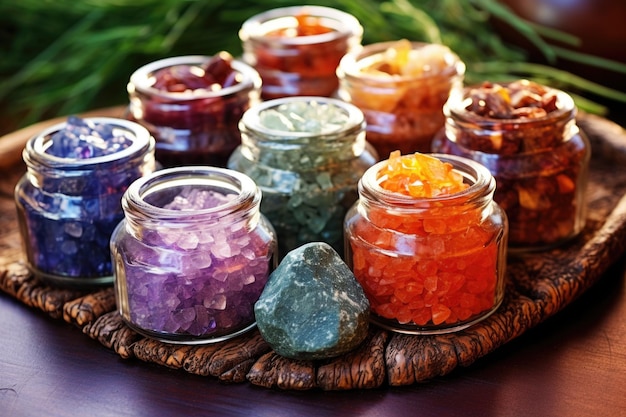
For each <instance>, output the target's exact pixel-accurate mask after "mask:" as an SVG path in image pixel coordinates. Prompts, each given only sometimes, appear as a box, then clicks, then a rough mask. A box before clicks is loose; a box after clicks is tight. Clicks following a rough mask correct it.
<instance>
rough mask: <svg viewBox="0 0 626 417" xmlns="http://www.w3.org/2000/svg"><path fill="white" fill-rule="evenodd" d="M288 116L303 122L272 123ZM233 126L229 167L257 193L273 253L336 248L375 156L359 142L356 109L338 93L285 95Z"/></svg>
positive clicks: (340, 244) (361, 137)
mask: <svg viewBox="0 0 626 417" xmlns="http://www.w3.org/2000/svg"><path fill="white" fill-rule="evenodd" d="M277 113H280V114H282V116H276V114H277ZM287 114H289V115H292V116H294V115H295V116H294V117H295V118H296V119H297V118H301V119H302V120H303V121H304V125H303V126H296V127H294V128H293V129H291V130H289V129H286V128H285V129H284V130H283V129H282V127H284V126H282V125H280V127H275V126H273V125H271V122H272V120H271V119H273V118H274V117H275V118H278V119H280V118H281V117H283V116H284V117H286V116H285V115H287ZM268 119H270V120H268ZM289 123H290V122H289ZM240 130H241V140H242V143H241V146H240V147H239V148H237V149H236V150H235V152H233V154H232V156H231V158H230V160H229V162H228V167H229V168H231V169H234V170H237V171H241V172H243V173H245V174H247V175H248V176H250V177H251V178H252V179H254V181H255V182H256V183H257V185H258V186H259V188H261V190H262V191H263V201H262V202H261V212H263V213H264V214H265V215H266V216H267V218H268V219H269V220H270V222H271V223H272V225H273V226H274V228H275V229H276V232H277V234H278V244H279V253H280V257H281V258H282V257H283V256H285V255H286V254H287V252H289V251H290V250H292V249H295V248H297V247H299V246H301V245H303V244H305V243H309V242H316V241H321V242H326V243H328V244H329V245H331V246H332V247H333V248H334V249H335V250H337V252H338V253H339V254H342V253H343V218H344V216H345V213H346V211H347V210H348V209H349V208H350V206H352V204H353V203H354V201H356V199H357V183H358V181H359V178H360V177H361V175H362V174H363V173H364V172H365V171H366V170H367V168H369V167H370V166H372V165H373V164H374V163H375V162H376V161H377V158H378V156H377V155H376V152H375V151H374V150H373V149H372V148H371V147H370V146H369V145H368V143H367V142H366V141H365V125H364V119H363V113H362V112H361V111H360V110H359V109H358V108H356V107H355V106H353V105H351V104H349V103H345V102H342V101H340V100H337V99H332V98H325V97H287V98H281V99H274V100H269V101H265V102H263V103H261V104H258V105H256V106H253V107H251V108H250V110H248V111H247V112H246V113H245V114H244V115H243V118H242V119H241V123H240Z"/></svg>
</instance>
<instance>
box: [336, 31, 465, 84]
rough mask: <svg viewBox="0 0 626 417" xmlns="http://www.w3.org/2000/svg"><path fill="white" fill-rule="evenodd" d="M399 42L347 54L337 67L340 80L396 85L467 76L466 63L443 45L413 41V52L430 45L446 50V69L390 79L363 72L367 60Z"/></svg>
mask: <svg viewBox="0 0 626 417" xmlns="http://www.w3.org/2000/svg"><path fill="white" fill-rule="evenodd" d="M397 42H398V41H384V42H376V43H371V44H368V45H361V46H360V47H358V48H356V49H354V50H352V51H350V52H348V53H347V54H345V55H344V56H343V57H342V59H341V61H340V62H339V65H338V66H337V75H338V77H339V78H343V77H347V78H358V79H360V80H362V81H368V82H371V83H376V84H395V83H397V82H398V81H412V80H428V79H434V78H440V77H453V76H462V75H465V63H464V62H463V61H462V60H461V58H460V57H459V56H458V55H457V54H456V53H455V52H454V51H452V49H450V48H449V47H448V46H446V45H443V44H432V43H427V42H418V41H411V42H410V43H411V45H412V50H419V49H420V48H423V47H425V46H428V45H438V46H441V47H442V48H445V49H446V53H445V61H446V64H447V65H446V67H445V68H444V70H443V71H441V72H433V73H430V74H425V75H420V76H417V77H416V76H415V75H411V74H408V75H399V74H397V75H391V76H388V77H381V76H379V75H375V74H369V73H367V72H363V67H364V66H365V65H366V64H367V59H368V58H371V57H374V56H376V55H380V54H382V53H384V52H385V51H386V50H387V49H389V48H390V47H392V46H393V45H395V44H397Z"/></svg>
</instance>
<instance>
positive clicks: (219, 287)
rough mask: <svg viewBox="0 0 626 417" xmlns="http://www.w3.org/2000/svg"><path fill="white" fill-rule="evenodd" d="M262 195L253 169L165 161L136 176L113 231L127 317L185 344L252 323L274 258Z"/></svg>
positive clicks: (119, 292) (137, 326) (146, 330)
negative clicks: (172, 165) (171, 165)
mask: <svg viewBox="0 0 626 417" xmlns="http://www.w3.org/2000/svg"><path fill="white" fill-rule="evenodd" d="M260 201H261V191H260V190H259V189H258V188H257V187H256V185H255V184H254V182H253V181H252V180H251V179H250V178H249V177H247V176H245V175H243V174H241V173H239V172H235V171H231V170H227V169H224V168H217V167H200V166H198V167H191V166H190V167H178V168H167V169H164V170H161V171H157V172H155V173H154V174H153V175H151V176H148V177H144V178H141V179H140V180H137V181H135V182H134V183H133V184H132V185H131V186H130V187H129V188H128V191H127V192H126V194H124V198H123V200H122V205H123V208H124V212H125V219H124V220H123V221H122V222H121V223H120V224H119V226H118V227H117V228H116V230H115V232H114V233H113V236H112V237H111V254H112V257H113V259H114V260H115V290H116V299H117V306H118V310H119V312H120V314H121V316H122V317H123V319H124V320H125V322H126V323H127V324H128V325H129V326H130V327H131V328H133V329H134V330H136V331H137V332H139V333H140V334H143V335H145V336H148V337H152V338H155V339H157V340H161V341H165V342H169V343H182V344H203V343H212V342H219V341H222V340H226V339H229V338H232V337H235V336H237V335H240V334H242V333H244V332H246V331H248V330H250V329H252V328H254V326H255V324H256V322H255V318H254V303H255V302H256V301H257V300H258V298H259V296H260V295H261V292H262V291H263V288H264V287H265V283H266V282H267V279H268V276H269V274H270V273H271V272H272V271H273V270H274V268H275V267H276V259H277V258H276V257H275V254H276V236H275V232H274V230H273V228H272V226H271V225H270V224H269V222H268V221H267V220H266V219H265V217H264V216H263V215H261V213H260V211H259V203H260Z"/></svg>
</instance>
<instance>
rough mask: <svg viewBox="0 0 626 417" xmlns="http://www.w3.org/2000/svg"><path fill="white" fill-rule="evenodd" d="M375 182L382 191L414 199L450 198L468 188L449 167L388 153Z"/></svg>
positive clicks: (419, 156) (416, 156)
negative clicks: (442, 196)
mask: <svg viewBox="0 0 626 417" xmlns="http://www.w3.org/2000/svg"><path fill="white" fill-rule="evenodd" d="M377 180H378V181H379V184H380V186H381V187H382V188H384V189H385V190H388V191H392V192H395V193H399V194H403V195H407V196H410V197H415V198H433V197H437V196H441V195H449V194H454V193H458V192H461V191H463V190H465V189H466V188H467V187H468V184H466V183H464V182H463V176H462V175H461V174H459V173H458V172H456V171H454V170H453V167H452V164H450V163H448V162H443V161H441V160H439V159H437V158H435V157H432V156H429V155H425V154H422V153H419V152H416V153H414V154H412V155H405V156H402V155H400V151H394V152H392V153H391V154H390V155H389V159H388V160H387V163H386V164H385V165H384V166H383V168H382V169H381V170H380V171H379V172H378V176H377Z"/></svg>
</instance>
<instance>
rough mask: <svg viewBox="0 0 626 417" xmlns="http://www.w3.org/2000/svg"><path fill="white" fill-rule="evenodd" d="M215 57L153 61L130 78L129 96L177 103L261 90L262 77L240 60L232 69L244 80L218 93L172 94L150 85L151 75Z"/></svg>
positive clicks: (180, 57)
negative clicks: (133, 95) (154, 97)
mask: <svg viewBox="0 0 626 417" xmlns="http://www.w3.org/2000/svg"><path fill="white" fill-rule="evenodd" d="M212 58H213V56H209V55H181V56H175V57H169V58H163V59H159V60H156V61H152V62H150V63H148V64H145V65H143V66H141V67H139V68H137V69H136V70H135V71H134V72H133V73H132V74H131V76H130V80H129V82H128V84H127V86H126V90H127V92H128V93H129V94H132V93H133V92H134V91H139V92H141V93H144V94H150V95H152V96H158V97H164V98H168V99H170V100H176V101H193V100H198V99H205V98H215V97H224V96H228V95H232V94H235V93H237V92H239V91H243V90H258V89H260V88H261V84H262V81H261V76H260V75H259V73H258V72H257V70H256V69H254V68H253V67H252V66H250V65H248V64H247V63H245V62H243V61H241V60H239V59H233V60H232V61H231V67H232V68H233V69H234V70H235V71H237V72H238V73H240V74H241V75H242V76H243V80H242V81H240V82H238V83H237V84H234V85H231V86H229V87H226V88H221V89H220V90H217V91H210V90H204V91H202V92H201V93H197V94H196V93H194V94H190V93H187V92H183V93H181V92H171V91H166V90H162V89H159V88H154V87H152V86H151V85H149V84H148V81H149V80H150V77H151V75H152V74H153V73H154V72H156V71H158V70H160V69H163V68H168V67H173V66H176V65H201V64H204V63H205V62H208V61H209V60H211V59H212Z"/></svg>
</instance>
